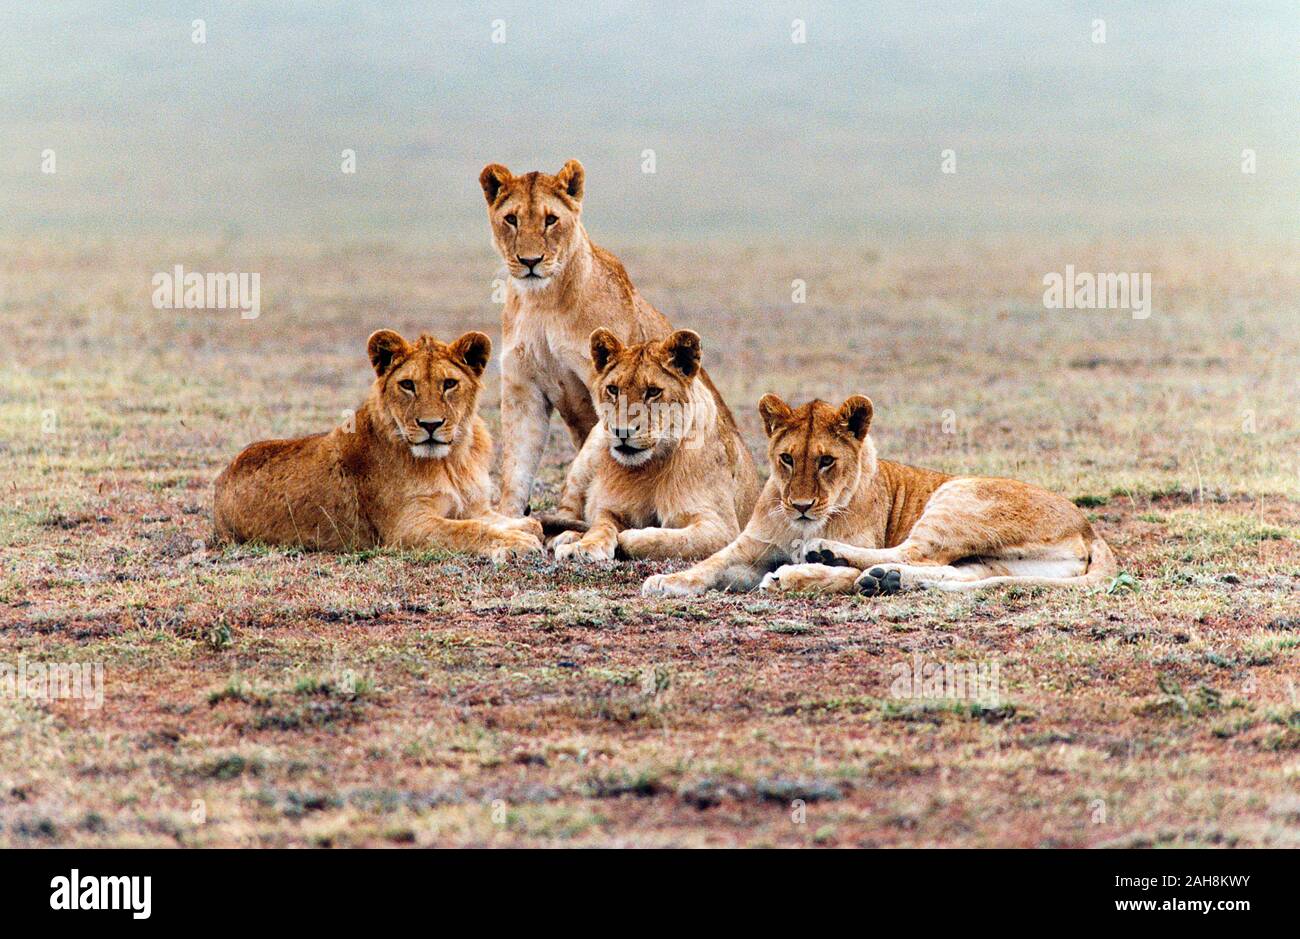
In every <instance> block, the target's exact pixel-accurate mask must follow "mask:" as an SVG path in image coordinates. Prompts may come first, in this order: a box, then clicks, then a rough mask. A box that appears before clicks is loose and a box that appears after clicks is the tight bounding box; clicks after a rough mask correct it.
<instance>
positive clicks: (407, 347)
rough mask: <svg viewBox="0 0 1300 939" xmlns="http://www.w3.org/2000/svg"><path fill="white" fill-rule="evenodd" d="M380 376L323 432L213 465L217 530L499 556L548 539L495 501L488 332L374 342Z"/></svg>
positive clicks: (338, 544) (276, 539)
mask: <svg viewBox="0 0 1300 939" xmlns="http://www.w3.org/2000/svg"><path fill="white" fill-rule="evenodd" d="M367 346H368V350H369V353H370V362H371V364H372V365H373V366H374V369H375V375H376V376H377V377H376V378H375V381H374V384H373V385H372V386H371V389H370V394H369V396H368V397H367V398H366V401H365V403H364V404H362V405H361V407H360V408H359V409H358V410H357V412H356V415H355V419H354V420H351V421H348V422H347V423H346V424H344V425H343V426H341V427H336V428H335V429H334V430H332V431H330V432H329V433H327V434H314V435H312V436H310V437H298V438H295V439H293V440H263V441H261V442H260V443H255V444H253V445H252V446H250V447H248V448H247V449H245V450H244V452H243V453H241V454H239V456H237V457H235V459H234V462H232V463H231V464H230V465H229V466H227V467H226V469H225V470H224V471H223V472H222V473H221V475H220V476H218V477H217V481H216V486H215V498H214V519H215V522H216V529H217V537H218V538H219V539H221V540H229V541H260V542H264V543H266V544H280V545H302V546H303V547H307V548H318V549H325V550H345V549H356V548H361V547H372V546H378V545H386V546H392V547H405V548H444V549H447V550H451V551H469V552H474V553H478V554H486V555H488V556H490V557H492V558H494V559H496V560H501V559H504V558H506V557H509V556H510V555H512V554H517V553H525V552H530V551H542V550H544V549H543V547H542V543H541V534H542V530H541V525H540V524H538V523H537V522H536V521H534V520H532V519H527V518H522V519H507V518H505V517H504V516H501V515H497V514H495V513H494V512H492V511H490V510H489V508H488V503H489V499H490V498H491V484H490V481H489V479H488V466H489V464H490V462H491V458H492V438H491V437H490V436H489V435H488V430H487V427H486V426H485V425H484V423H483V420H482V418H480V417H479V416H478V395H479V388H480V381H479V379H480V377H481V376H482V374H483V369H484V368H485V367H486V365H487V363H488V358H489V356H490V355H491V353H492V341H491V340H490V339H488V337H487V336H485V335H483V334H482V333H477V332H471V333H466V334H465V335H463V336H461V337H460V338H459V339H457V340H456V341H455V342H453V343H451V344H450V345H446V344H444V343H441V342H439V341H438V340H436V339H434V338H433V337H432V336H421V337H420V338H419V339H417V340H416V341H415V342H414V343H408V342H407V341H406V340H405V339H403V338H402V337H401V336H399V335H398V334H397V333H395V332H393V331H392V330H389V329H383V330H380V331H379V332H376V333H375V334H374V335H372V336H371V337H370V340H369V342H368V344H367Z"/></svg>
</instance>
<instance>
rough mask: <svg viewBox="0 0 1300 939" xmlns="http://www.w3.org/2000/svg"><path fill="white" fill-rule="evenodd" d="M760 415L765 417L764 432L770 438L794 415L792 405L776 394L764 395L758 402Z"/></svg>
mask: <svg viewBox="0 0 1300 939" xmlns="http://www.w3.org/2000/svg"><path fill="white" fill-rule="evenodd" d="M758 413H759V414H760V415H762V417H763V431H764V433H766V434H767V435H768V436H769V437H771V436H772V435H773V434H774V433H776V431H777V428H779V427H781V426H783V425H784V424H785V422H786V421H788V420H790V418H791V417H792V416H793V415H794V412H793V411H791V410H790V405H788V404H786V403H785V402H784V401H782V400H781V399H780V398H778V397H777V396H776V395H774V394H765V395H763V397H762V398H761V399H760V400H759V402H758Z"/></svg>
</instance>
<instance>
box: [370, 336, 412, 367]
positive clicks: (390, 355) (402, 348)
mask: <svg viewBox="0 0 1300 939" xmlns="http://www.w3.org/2000/svg"><path fill="white" fill-rule="evenodd" d="M410 349H411V347H410V346H409V345H408V344H407V342H406V340H405V339H403V338H402V337H401V336H400V335H398V334H397V333H395V332H393V331H392V330H391V329H381V330H379V331H377V332H373V333H371V334H370V339H369V340H367V341H366V351H367V352H368V353H369V354H370V364H371V365H372V366H374V369H375V374H376V375H378V376H379V377H380V378H383V377H384V376H385V375H386V374H388V370H389V369H390V368H392V367H393V363H394V362H395V361H397V360H398V359H400V358H404V357H405V356H406V354H407V353H408V352H409V351H410Z"/></svg>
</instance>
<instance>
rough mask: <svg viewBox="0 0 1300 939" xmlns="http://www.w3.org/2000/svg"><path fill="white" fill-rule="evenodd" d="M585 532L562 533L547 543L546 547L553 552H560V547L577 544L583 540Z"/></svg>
mask: <svg viewBox="0 0 1300 939" xmlns="http://www.w3.org/2000/svg"><path fill="white" fill-rule="evenodd" d="M582 536H583V532H580V531H562V532H560V533H559V534H558V535H556V536H554V537H553V538H551V540H550V541H548V542H546V547H548V548H550V549H551V550H552V551H558V550H559V548H560V545H566V544H576V543H577V542H579V541H581V540H582Z"/></svg>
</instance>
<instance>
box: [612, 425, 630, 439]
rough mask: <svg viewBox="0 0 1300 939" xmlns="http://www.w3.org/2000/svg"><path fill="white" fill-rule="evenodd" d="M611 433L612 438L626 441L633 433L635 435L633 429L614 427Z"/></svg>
mask: <svg viewBox="0 0 1300 939" xmlns="http://www.w3.org/2000/svg"><path fill="white" fill-rule="evenodd" d="M612 432H613V434H614V436H615V437H617V438H618V439H619V440H627V439H628V438H629V437H631V436H632V435H633V434H634V433H636V430H635V428H632V427H615V428H613V430H612Z"/></svg>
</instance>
